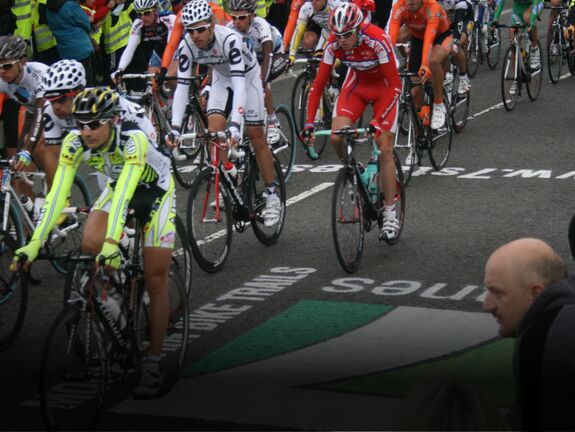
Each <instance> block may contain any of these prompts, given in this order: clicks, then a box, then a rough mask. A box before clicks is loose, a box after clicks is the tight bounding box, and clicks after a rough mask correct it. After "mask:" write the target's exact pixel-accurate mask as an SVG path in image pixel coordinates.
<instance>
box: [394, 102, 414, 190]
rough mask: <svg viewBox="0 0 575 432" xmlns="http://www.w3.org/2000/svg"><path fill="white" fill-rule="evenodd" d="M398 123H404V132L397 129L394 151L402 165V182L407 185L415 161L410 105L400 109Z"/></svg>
mask: <svg viewBox="0 0 575 432" xmlns="http://www.w3.org/2000/svg"><path fill="white" fill-rule="evenodd" d="M398 124H401V125H405V129H406V130H405V132H404V131H403V130H402V128H401V129H400V130H398V132H397V133H396V134H395V143H394V147H393V149H394V151H395V152H396V154H397V156H398V158H399V160H400V161H401V163H402V165H403V177H404V184H405V186H407V185H408V184H409V181H410V180H411V175H412V174H413V170H414V168H415V165H416V163H417V154H416V151H415V145H416V142H415V125H414V124H413V111H412V109H411V107H410V106H409V107H407V109H400V111H399V116H398Z"/></svg>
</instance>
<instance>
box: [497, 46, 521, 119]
mask: <svg viewBox="0 0 575 432" xmlns="http://www.w3.org/2000/svg"><path fill="white" fill-rule="evenodd" d="M516 61H517V59H515V45H509V47H507V50H506V51H505V56H504V60H503V66H502V68H501V98H502V99H503V106H504V107H505V109H506V110H507V111H511V110H513V108H514V107H515V104H516V103H517V97H518V96H519V89H520V86H521V80H520V77H514V75H515V66H516V65H517V69H518V73H521V71H520V69H521V68H520V66H519V64H518V63H516ZM514 82H515V93H514V94H511V93H510V89H511V86H512V85H513V83H514Z"/></svg>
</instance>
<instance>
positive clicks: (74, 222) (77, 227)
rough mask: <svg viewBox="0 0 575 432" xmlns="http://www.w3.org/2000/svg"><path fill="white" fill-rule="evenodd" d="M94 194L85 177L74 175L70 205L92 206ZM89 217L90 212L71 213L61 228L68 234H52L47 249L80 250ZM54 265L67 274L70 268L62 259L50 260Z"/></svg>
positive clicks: (61, 253)
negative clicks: (64, 235)
mask: <svg viewBox="0 0 575 432" xmlns="http://www.w3.org/2000/svg"><path fill="white" fill-rule="evenodd" d="M92 204H93V202H92V194H91V193H90V188H89V187H88V184H87V183H86V181H85V180H84V178H83V177H82V176H80V175H78V174H76V176H75V177H74V183H73V184H72V192H71V198H70V206H72V207H84V208H90V207H92ZM87 219H88V214H85V213H77V214H75V215H69V216H68V217H67V218H66V220H65V221H64V222H63V223H62V224H60V228H61V229H66V232H67V235H66V237H65V238H61V237H59V236H57V235H55V234H50V236H49V238H48V241H47V242H46V246H45V247H46V249H47V250H48V251H49V252H50V253H54V254H56V255H66V254H67V253H69V252H78V251H80V248H81V246H82V235H83V227H84V225H85V224H86V220H87ZM50 263H51V264H52V267H54V269H55V270H56V271H57V272H58V273H60V274H62V275H64V276H65V275H67V274H68V269H67V265H66V263H65V262H63V261H61V260H50Z"/></svg>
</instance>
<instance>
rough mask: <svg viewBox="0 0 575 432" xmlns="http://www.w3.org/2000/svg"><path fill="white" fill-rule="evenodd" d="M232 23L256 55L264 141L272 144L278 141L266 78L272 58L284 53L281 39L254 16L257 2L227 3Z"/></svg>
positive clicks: (276, 122)
mask: <svg viewBox="0 0 575 432" xmlns="http://www.w3.org/2000/svg"><path fill="white" fill-rule="evenodd" d="M228 8H229V10H230V16H231V18H232V22H230V23H228V25H227V26H228V27H229V28H231V29H233V30H236V31H237V32H238V33H240V35H242V37H243V38H244V40H245V41H246V43H247V44H248V45H249V46H251V48H252V49H253V50H254V52H255V53H256V57H257V59H258V62H259V64H260V67H261V71H262V73H261V79H262V85H263V86H264V93H265V98H264V100H265V106H266V111H267V120H266V123H267V141H268V142H269V143H270V144H275V143H276V142H278V141H279V139H280V132H279V129H278V128H279V125H278V121H277V118H276V114H275V109H274V103H273V99H272V91H271V87H270V83H269V77H270V72H271V66H272V59H273V56H274V54H281V53H283V51H284V50H283V44H282V42H283V39H282V35H281V33H280V32H279V30H278V29H277V28H275V27H274V26H272V25H271V24H269V23H268V22H267V21H266V20H265V19H263V18H261V17H258V16H256V15H255V11H256V0H230V2H229V3H228Z"/></svg>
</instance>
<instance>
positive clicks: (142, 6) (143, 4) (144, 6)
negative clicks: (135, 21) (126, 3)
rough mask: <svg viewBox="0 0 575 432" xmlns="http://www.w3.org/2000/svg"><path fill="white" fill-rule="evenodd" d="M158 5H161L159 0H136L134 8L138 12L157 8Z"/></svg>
mask: <svg viewBox="0 0 575 432" xmlns="http://www.w3.org/2000/svg"><path fill="white" fill-rule="evenodd" d="M158 6H160V2H159V0H134V10H135V11H136V12H142V11H146V10H150V9H155V8H157V7H158Z"/></svg>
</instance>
